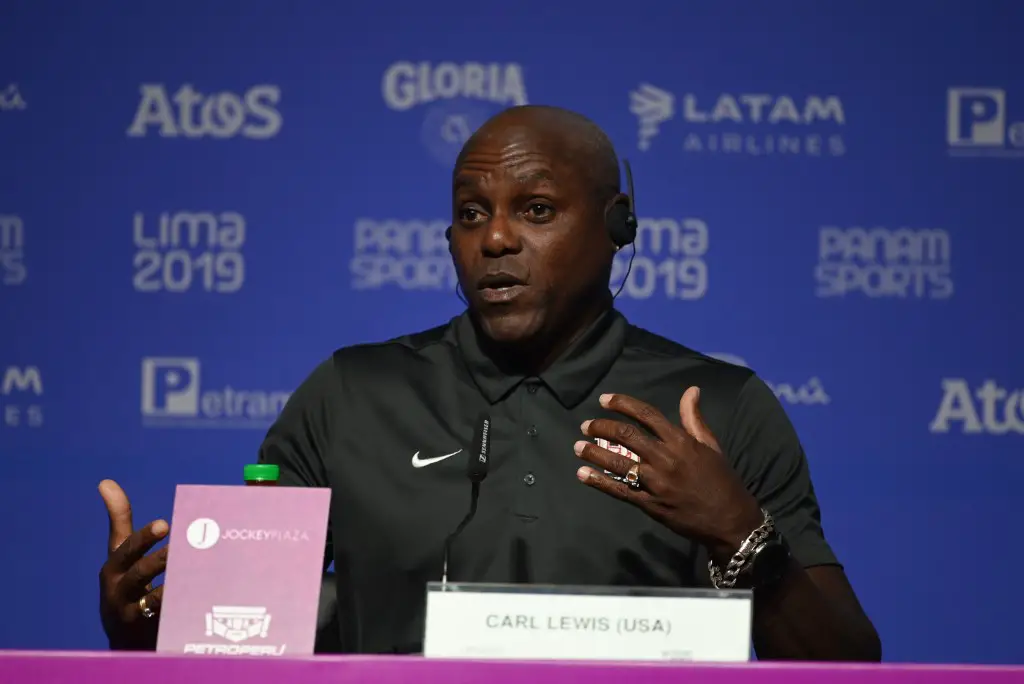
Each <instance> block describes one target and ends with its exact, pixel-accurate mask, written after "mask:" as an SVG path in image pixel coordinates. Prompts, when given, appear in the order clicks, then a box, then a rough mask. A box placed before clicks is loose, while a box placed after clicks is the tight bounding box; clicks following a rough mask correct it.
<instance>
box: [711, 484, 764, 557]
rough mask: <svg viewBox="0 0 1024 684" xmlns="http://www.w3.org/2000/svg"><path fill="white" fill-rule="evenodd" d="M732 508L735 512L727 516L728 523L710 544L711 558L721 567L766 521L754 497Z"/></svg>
mask: <svg viewBox="0 0 1024 684" xmlns="http://www.w3.org/2000/svg"><path fill="white" fill-rule="evenodd" d="M732 510H733V511H735V514H734V515H733V516H731V517H725V521H726V523H727V525H726V526H725V527H723V529H722V531H721V532H719V533H717V534H716V535H715V539H714V540H713V541H712V543H711V544H709V546H708V553H709V554H710V556H711V560H712V561H713V562H714V563H715V565H718V566H719V567H725V565H726V564H728V562H729V561H730V560H731V559H732V557H733V556H734V555H736V553H737V552H738V551H739V550H740V547H741V546H743V543H744V542H746V541H747V539H748V538H749V537H750V535H751V534H753V533H754V531H755V530H757V529H758V528H759V527H760V526H761V525H762V524H763V523H764V512H763V511H762V510H761V507H760V506H759V505H758V503H757V500H756V499H754V497H750V498H749V500H747V501H745V502H744V503H743V504H741V505H740V506H735V507H733V508H732Z"/></svg>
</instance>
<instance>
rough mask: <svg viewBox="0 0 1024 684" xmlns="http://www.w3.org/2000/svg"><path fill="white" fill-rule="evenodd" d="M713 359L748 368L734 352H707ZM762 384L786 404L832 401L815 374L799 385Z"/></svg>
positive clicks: (812, 404) (820, 403)
mask: <svg viewBox="0 0 1024 684" xmlns="http://www.w3.org/2000/svg"><path fill="white" fill-rule="evenodd" d="M707 356H710V357H711V358H713V359H718V360H719V361H725V362H726V363H731V364H733V365H734V366H743V367H745V368H749V367H750V366H749V364H748V363H747V362H746V361H745V360H744V359H743V358H742V357H740V356H736V355H735V354H728V353H724V352H716V353H714V354H707ZM763 382H764V384H766V385H768V387H769V388H770V389H771V391H772V392H774V393H775V396H776V397H778V398H779V400H780V401H782V402H783V403H786V404H791V405H796V406H800V405H802V406H825V405H827V404H830V403H832V397H830V396H829V395H828V393H827V392H826V391H825V387H824V385H823V384H822V382H821V379H820V378H818V377H817V376H814V377H812V378H810V379H809V380H808V381H807V382H805V383H803V384H801V385H792V384H790V383H788V382H781V383H773V382H768V381H767V380H764V381H763Z"/></svg>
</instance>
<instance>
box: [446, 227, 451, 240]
mask: <svg viewBox="0 0 1024 684" xmlns="http://www.w3.org/2000/svg"><path fill="white" fill-rule="evenodd" d="M444 239H445V240H447V241H448V242H451V241H452V227H451V226H448V227H447V228H445V229H444Z"/></svg>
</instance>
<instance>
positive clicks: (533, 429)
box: [526, 425, 537, 437]
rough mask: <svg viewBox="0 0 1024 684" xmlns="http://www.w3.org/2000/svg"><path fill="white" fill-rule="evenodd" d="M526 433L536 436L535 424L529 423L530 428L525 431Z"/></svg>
mask: <svg viewBox="0 0 1024 684" xmlns="http://www.w3.org/2000/svg"><path fill="white" fill-rule="evenodd" d="M526 434H528V435H530V436H531V437H536V436H537V426H536V425H531V426H530V429H529V430H527V431H526Z"/></svg>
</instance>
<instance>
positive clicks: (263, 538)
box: [185, 518, 309, 551]
mask: <svg viewBox="0 0 1024 684" xmlns="http://www.w3.org/2000/svg"><path fill="white" fill-rule="evenodd" d="M185 539H187V540H188V545H189V546H191V547H192V548H193V549H198V550H200V551H205V550H206V549H210V548H213V546H214V545H215V544H217V542H220V541H227V542H286V543H288V542H308V541H309V535H308V534H307V533H306V532H305V531H304V530H276V529H274V530H268V529H245V528H229V529H224V530H222V529H221V527H220V525H218V524H217V521H216V520H213V519H212V518H198V519H196V520H193V521H192V522H191V523H190V524H189V526H188V528H187V529H186V530H185Z"/></svg>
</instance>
